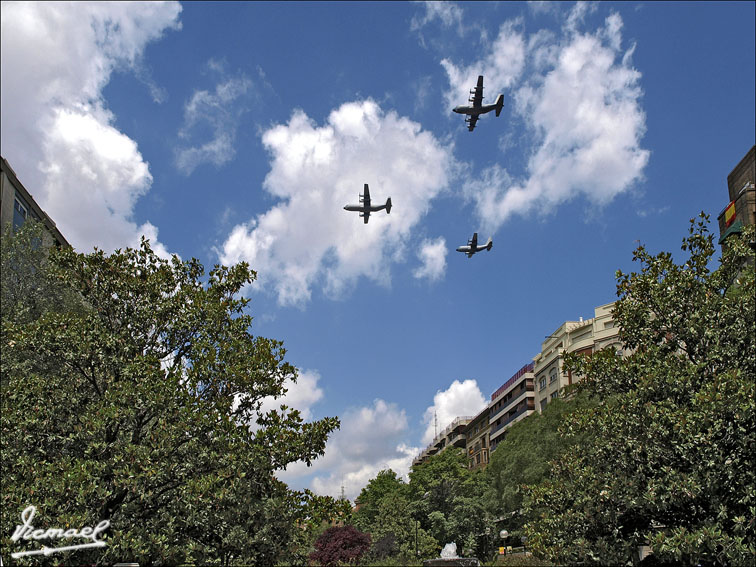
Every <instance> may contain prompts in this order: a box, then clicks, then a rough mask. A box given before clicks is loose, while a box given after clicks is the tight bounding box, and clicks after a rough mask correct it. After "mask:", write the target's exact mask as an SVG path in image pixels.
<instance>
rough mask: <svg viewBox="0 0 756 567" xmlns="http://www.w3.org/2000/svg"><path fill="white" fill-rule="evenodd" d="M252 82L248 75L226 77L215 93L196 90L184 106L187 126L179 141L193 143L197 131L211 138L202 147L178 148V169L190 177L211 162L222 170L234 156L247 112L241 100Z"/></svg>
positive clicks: (211, 63)
mask: <svg viewBox="0 0 756 567" xmlns="http://www.w3.org/2000/svg"><path fill="white" fill-rule="evenodd" d="M210 67H211V68H214V69H215V70H217V71H220V72H222V69H221V68H218V63H217V62H214V61H211V62H210ZM251 85H252V82H251V81H250V80H249V78H247V77H246V76H244V75H242V76H239V77H233V78H225V79H224V80H223V81H221V82H220V83H219V84H218V85H216V87H215V91H214V92H210V91H206V90H197V91H195V92H194V94H193V95H192V96H191V98H190V99H189V101H188V102H187V103H186V105H185V106H184V125H183V126H182V128H181V130H180V131H179V138H181V139H184V140H187V141H191V140H192V138H194V137H195V132H202V131H204V130H206V129H209V130H210V131H211V132H212V138H211V139H210V140H209V141H206V142H204V143H201V144H199V145H196V144H195V145H188V146H184V147H180V148H177V150H176V167H177V168H178V169H179V171H181V172H182V173H183V174H185V175H190V174H191V173H192V172H193V171H194V169H195V168H196V167H197V166H198V165H200V164H202V163H206V162H209V163H212V164H213V165H215V166H216V167H219V166H221V165H223V164H225V163H227V162H229V161H230V160H231V159H233V157H234V155H235V153H236V152H235V150H234V141H235V139H236V131H237V129H238V126H239V119H240V117H241V116H242V114H243V113H244V111H245V108H244V107H243V106H241V105H240V104H239V103H238V101H239V99H243V97H244V96H245V95H246V94H247V93H248V91H249V89H250V87H251Z"/></svg>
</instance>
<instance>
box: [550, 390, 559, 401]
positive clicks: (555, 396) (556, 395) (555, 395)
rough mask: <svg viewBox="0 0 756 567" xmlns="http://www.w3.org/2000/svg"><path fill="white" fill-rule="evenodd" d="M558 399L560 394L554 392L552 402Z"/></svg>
mask: <svg viewBox="0 0 756 567" xmlns="http://www.w3.org/2000/svg"><path fill="white" fill-rule="evenodd" d="M558 397H559V392H554V393H553V394H551V399H552V400H553V399H555V398H558Z"/></svg>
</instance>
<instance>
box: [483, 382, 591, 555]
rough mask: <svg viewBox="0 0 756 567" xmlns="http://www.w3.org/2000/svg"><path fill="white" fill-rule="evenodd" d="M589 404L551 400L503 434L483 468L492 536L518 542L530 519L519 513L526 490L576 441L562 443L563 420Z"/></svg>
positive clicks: (580, 398) (581, 399) (581, 398)
mask: <svg viewBox="0 0 756 567" xmlns="http://www.w3.org/2000/svg"><path fill="white" fill-rule="evenodd" d="M590 405H595V404H594V402H592V401H591V400H590V399H589V398H588V397H587V396H585V395H579V396H571V397H570V399H569V400H564V399H555V400H552V402H551V403H549V404H548V405H547V406H546V408H545V409H544V410H543V413H537V412H536V413H534V414H532V415H530V416H528V417H527V418H525V419H523V420H522V421H519V422H517V423H515V424H514V425H513V426H512V427H511V428H510V429H509V430H508V431H507V435H506V438H505V439H504V440H503V441H501V442H500V443H499V444H498V445H497V446H496V450H495V451H493V452H492V453H491V462H490V463H489V465H488V467H486V469H485V478H486V491H485V497H484V499H483V500H484V503H485V506H486V510H487V511H488V515H489V516H490V517H492V518H495V519H497V520H498V522H496V529H495V530H494V533H496V534H498V532H499V531H500V530H501V529H504V528H506V530H507V531H508V532H509V534H510V536H511V537H512V538H513V539H514V541H516V542H519V541H520V537H522V536H523V535H524V532H522V527H523V525H524V524H525V522H526V521H528V520H529V519H530V517H529V516H527V515H525V514H524V513H523V512H524V510H525V501H526V495H527V494H528V492H527V490H528V487H532V486H535V485H537V484H539V483H541V482H542V481H544V480H546V479H547V478H548V476H549V473H550V472H551V461H553V460H554V459H556V458H557V457H558V456H559V455H561V454H563V453H565V452H566V451H569V448H570V446H571V445H572V444H574V443H575V442H576V441H577V440H576V439H575V438H573V439H569V440H566V439H565V438H564V436H563V435H561V434H560V432H559V428H560V426H561V424H562V423H563V421H564V419H565V417H566V416H567V415H568V414H569V413H571V412H574V411H577V410H579V409H583V408H586V407H588V406H590ZM567 441H568V442H567ZM494 543H499V542H498V541H496V542H494ZM517 545H519V543H517Z"/></svg>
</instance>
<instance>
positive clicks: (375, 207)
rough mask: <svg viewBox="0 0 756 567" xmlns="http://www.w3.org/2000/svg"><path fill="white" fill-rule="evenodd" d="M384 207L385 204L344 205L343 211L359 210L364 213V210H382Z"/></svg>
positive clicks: (372, 211)
mask: <svg viewBox="0 0 756 567" xmlns="http://www.w3.org/2000/svg"><path fill="white" fill-rule="evenodd" d="M385 208H386V205H368V206H365V205H344V210H345V211H352V212H360V213H364V212H366V211H369V212H371V213H374V212H376V211H382V210H383V209H385Z"/></svg>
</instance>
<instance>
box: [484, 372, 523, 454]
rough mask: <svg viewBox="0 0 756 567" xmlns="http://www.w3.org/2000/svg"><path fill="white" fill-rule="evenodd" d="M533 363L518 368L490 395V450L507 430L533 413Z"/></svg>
mask: <svg viewBox="0 0 756 567" xmlns="http://www.w3.org/2000/svg"><path fill="white" fill-rule="evenodd" d="M534 378H535V376H534V374H533V363H532V362H530V363H528V364H526V365H525V366H523V367H522V368H520V370H518V371H517V372H515V373H514V375H513V376H512V377H511V378H509V380H507V381H506V382H504V384H502V385H501V386H500V387H499V389H498V390H496V391H495V392H494V393H493V394H491V401H490V403H489V405H488V408H489V418H488V422H489V425H490V432H489V446H490V450H491V451H493V450H494V449H496V446H497V445H498V444H499V443H500V442H501V441H503V440H504V437H505V436H506V432H507V429H509V428H510V427H512V425H514V424H515V423H517V422H518V421H520V420H522V419H525V418H526V417H528V416H529V415H530V414H532V413H533V412H534V411H535V391H534V390H535V387H534Z"/></svg>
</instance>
